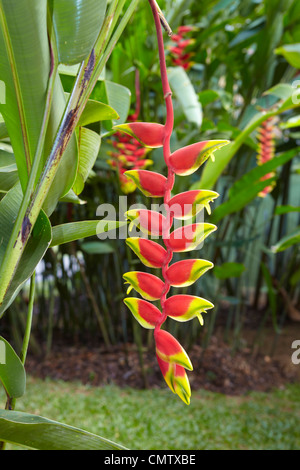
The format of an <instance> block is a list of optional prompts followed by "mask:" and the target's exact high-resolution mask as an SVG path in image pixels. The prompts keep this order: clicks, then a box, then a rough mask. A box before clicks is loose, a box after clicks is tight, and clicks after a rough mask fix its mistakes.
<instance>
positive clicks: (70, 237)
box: [51, 220, 127, 246]
mask: <svg viewBox="0 0 300 470" xmlns="http://www.w3.org/2000/svg"><path fill="white" fill-rule="evenodd" d="M124 225H127V222H115V221H108V220H85V221H80V222H71V223H69V224H62V225H56V226H55V227H53V228H52V233H53V237H52V242H51V246H57V245H63V244H64V243H69V242H72V241H75V240H81V239H82V238H87V237H92V236H94V235H98V234H100V233H104V232H109V231H110V230H115V229H116V228H118V227H122V226H124ZM99 243H101V241H100V240H99Z"/></svg>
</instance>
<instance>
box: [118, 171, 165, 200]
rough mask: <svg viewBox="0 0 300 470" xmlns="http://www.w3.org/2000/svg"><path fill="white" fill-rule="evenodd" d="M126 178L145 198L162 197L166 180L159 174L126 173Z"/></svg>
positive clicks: (146, 172)
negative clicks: (130, 180)
mask: <svg viewBox="0 0 300 470" xmlns="http://www.w3.org/2000/svg"><path fill="white" fill-rule="evenodd" d="M126 176H127V177H128V178H130V179H132V180H133V181H134V182H135V184H136V185H137V187H138V188H139V189H140V190H141V191H142V193H143V194H144V195H145V196H149V197H150V196H151V197H163V196H164V194H165V187H166V182H167V178H166V177H165V176H163V175H161V174H160V173H155V172H154V171H147V170H131V171H126Z"/></svg>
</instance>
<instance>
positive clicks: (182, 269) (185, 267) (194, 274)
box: [166, 259, 213, 287]
mask: <svg viewBox="0 0 300 470" xmlns="http://www.w3.org/2000/svg"><path fill="white" fill-rule="evenodd" d="M212 267H213V263H211V262H210V261H206V260H204V259H187V260H182V261H178V262H177V263H174V264H172V265H171V266H170V267H169V268H168V269H167V272H166V278H167V280H168V282H169V283H170V285H171V286H174V287H187V286H190V285H191V284H194V282H196V281H197V280H198V279H199V277H201V276H202V275H203V274H204V273H206V271H208V270H209V269H211V268H212Z"/></svg>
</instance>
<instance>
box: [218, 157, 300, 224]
mask: <svg viewBox="0 0 300 470" xmlns="http://www.w3.org/2000/svg"><path fill="white" fill-rule="evenodd" d="M298 152H299V149H298V148H296V149H293V150H290V151H288V152H284V153H283V154H281V155H279V156H276V157H274V158H273V159H272V160H270V161H268V162H267V163H264V164H263V165H258V166H257V167H255V168H253V169H252V170H250V171H249V172H248V173H246V174H245V175H244V176H242V178H240V179H239V180H237V181H236V182H235V183H234V185H233V186H232V187H231V189H230V191H229V198H228V200H227V201H226V202H224V203H223V204H221V205H220V206H218V207H217V208H216V209H215V210H214V212H213V214H212V216H211V221H212V223H216V222H218V221H219V220H221V219H222V218H223V217H225V216H227V215H229V214H233V213H234V212H237V211H239V210H241V209H243V208H244V207H245V206H246V205H247V204H249V203H250V202H251V201H252V200H253V199H254V198H255V197H256V196H257V195H258V193H259V192H260V191H262V190H263V189H264V188H265V187H266V186H269V185H270V184H271V183H272V182H274V181H275V179H276V178H275V177H271V178H268V179H265V180H263V181H261V178H262V177H263V176H265V175H267V174H268V173H271V172H273V171H274V170H275V169H276V168H278V167H279V166H282V165H284V164H285V163H287V162H288V161H289V160H291V159H292V158H293V157H294V156H295V155H297V154H298Z"/></svg>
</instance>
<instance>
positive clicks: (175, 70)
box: [168, 67, 203, 127]
mask: <svg viewBox="0 0 300 470" xmlns="http://www.w3.org/2000/svg"><path fill="white" fill-rule="evenodd" d="M168 77H169V81H170V86H171V89H172V91H174V94H175V97H176V99H177V101H178V102H179V103H180V106H181V108H182V110H183V112H184V114H185V117H186V119H187V120H188V122H191V123H193V124H195V125H196V126H197V127H201V124H202V118H203V115H202V106H201V103H200V102H199V99H198V96H197V93H196V92H195V89H194V86H193V84H192V82H191V81H190V79H189V76H188V75H187V73H186V71H185V70H184V69H183V68H182V67H172V68H170V69H169V71H168Z"/></svg>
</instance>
